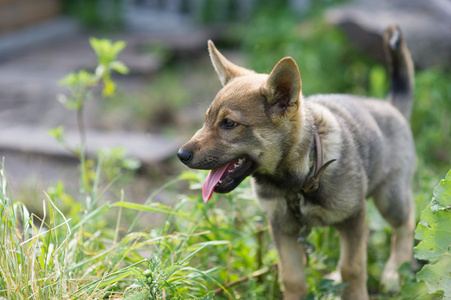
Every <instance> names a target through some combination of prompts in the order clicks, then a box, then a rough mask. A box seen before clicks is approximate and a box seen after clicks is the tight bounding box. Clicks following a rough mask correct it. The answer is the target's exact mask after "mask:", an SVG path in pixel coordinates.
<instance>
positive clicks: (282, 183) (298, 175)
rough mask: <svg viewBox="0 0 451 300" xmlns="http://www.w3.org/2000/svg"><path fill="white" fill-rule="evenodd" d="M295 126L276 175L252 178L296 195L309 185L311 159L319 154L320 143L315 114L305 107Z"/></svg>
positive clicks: (298, 115)
mask: <svg viewBox="0 0 451 300" xmlns="http://www.w3.org/2000/svg"><path fill="white" fill-rule="evenodd" d="M301 112H302V113H301ZM291 123H292V124H291V125H290V126H291V132H290V135H291V136H290V137H291V139H290V138H288V139H287V143H286V144H284V145H282V146H281V149H283V152H284V153H283V155H281V159H280V161H279V163H278V165H277V167H276V168H275V169H274V170H273V172H259V171H258V170H257V171H256V172H255V173H254V174H253V175H252V176H253V177H254V178H255V180H256V182H257V183H258V184H263V185H266V184H268V185H271V186H273V187H275V188H277V189H280V190H292V191H294V190H300V189H301V188H302V187H303V186H304V185H305V184H306V183H307V180H308V178H309V175H310V172H311V167H312V166H311V164H310V162H311V160H310V157H311V156H312V157H314V156H315V155H314V153H315V151H316V152H317V151H318V150H317V149H318V148H317V146H315V135H317V136H318V139H319V134H318V128H317V125H316V124H315V121H314V119H313V117H312V114H310V113H309V111H308V109H305V108H304V107H302V109H300V112H299V113H298V114H297V115H296V116H294V118H293V120H291ZM293 140H294V141H295V142H293ZM319 140H320V139H319ZM317 143H318V142H317ZM320 147H321V146H320ZM318 168H320V166H319V167H317V169H318Z"/></svg>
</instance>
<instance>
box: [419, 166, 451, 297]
mask: <svg viewBox="0 0 451 300" xmlns="http://www.w3.org/2000/svg"><path fill="white" fill-rule="evenodd" d="M415 238H416V239H418V240H420V243H419V244H418V245H417V246H416V247H415V257H416V258H417V259H420V260H424V261H427V262H428V264H426V265H425V266H423V268H422V269H421V270H420V271H419V272H418V273H417V275H416V278H417V280H418V281H423V282H424V283H425V284H426V286H427V287H428V291H429V293H431V294H432V293H439V294H442V295H443V296H444V297H445V298H451V170H450V171H449V172H448V174H447V175H446V177H445V179H443V180H442V181H441V182H440V184H439V185H438V186H437V187H436V188H435V189H434V197H433V198H432V201H431V203H430V204H429V205H428V206H427V207H426V208H425V209H424V211H423V212H422V214H421V219H420V223H419V224H418V227H417V229H416V231H415Z"/></svg>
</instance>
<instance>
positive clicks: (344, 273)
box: [335, 200, 369, 300]
mask: <svg viewBox="0 0 451 300" xmlns="http://www.w3.org/2000/svg"><path fill="white" fill-rule="evenodd" d="M362 203H363V204H362V207H361V208H360V209H359V211H357V212H356V214H355V215H354V216H352V217H350V218H349V219H347V220H346V221H344V222H343V223H340V224H338V225H336V226H335V227H336V228H337V229H338V232H339V234H340V261H339V263H338V269H339V270H340V273H341V278H342V281H343V282H344V283H348V284H349V285H348V286H347V287H346V290H345V292H344V293H343V296H342V298H343V299H346V300H367V299H369V296H368V290H367V287H366V280H367V274H366V243H367V239H366V238H367V230H366V223H365V214H366V209H365V208H366V202H365V201H364V200H362Z"/></svg>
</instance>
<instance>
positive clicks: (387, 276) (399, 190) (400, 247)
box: [374, 183, 415, 292]
mask: <svg viewBox="0 0 451 300" xmlns="http://www.w3.org/2000/svg"><path fill="white" fill-rule="evenodd" d="M374 200H375V204H376V206H377V207H378V209H379V211H380V212H381V214H382V216H383V217H384V218H385V219H386V220H387V221H388V223H389V224H390V225H391V227H392V237H391V249H390V257H389V259H388V261H387V263H386V265H385V268H384V271H383V273H382V278H381V284H382V286H383V288H384V289H385V290H386V291H388V292H396V291H399V289H400V278H399V274H398V268H399V267H400V266H401V265H402V264H403V263H405V262H411V260H412V249H413V236H414V231H415V212H414V203H413V195H412V190H411V188H410V185H407V186H403V185H398V184H393V183H392V184H390V187H388V188H384V189H381V190H380V191H379V192H378V193H376V195H375V196H374Z"/></svg>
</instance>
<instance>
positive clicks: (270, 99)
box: [178, 27, 415, 300]
mask: <svg viewBox="0 0 451 300" xmlns="http://www.w3.org/2000/svg"><path fill="white" fill-rule="evenodd" d="M389 30H392V31H399V29H398V28H397V27H393V28H390V29H389ZM397 34H398V35H397ZM393 36H394V37H393ZM387 37H392V40H394V39H395V38H398V37H401V36H400V31H399V32H395V33H392V34H388V35H387ZM392 42H393V45H394V46H393V47H394V48H393V49H392V50H391V51H392V52H393V53H394V54H396V55H397V58H396V60H397V61H398V64H397V65H394V66H393V68H394V70H395V71H396V72H397V71H399V70H398V69H396V68H398V67H399V66H401V67H402V65H409V64H410V62H408V63H405V62H403V64H399V62H400V61H402V59H410V56H408V55H404V54H403V52H404V53H407V54H408V50H407V47H406V46H405V43H404V41H403V40H401V42H400V43H398V44H396V43H395V42H399V41H396V40H394V41H392ZM399 45H400V46H399ZM208 46H209V51H210V57H211V59H212V63H213V66H214V68H215V70H216V72H217V73H218V75H219V78H220V80H221V82H222V84H223V88H222V89H221V90H220V91H219V92H218V94H217V96H216V98H215V99H214V101H213V102H212V104H211V106H210V107H209V109H208V110H207V119H206V121H205V123H204V125H203V127H202V128H201V129H200V130H199V131H198V132H197V133H196V134H195V135H194V136H193V137H192V139H191V140H190V141H189V142H187V143H186V144H185V145H184V146H183V147H182V148H181V149H180V150H179V153H178V155H179V158H180V159H181V160H182V161H183V162H184V163H185V164H186V165H187V166H189V167H191V168H196V169H218V168H220V167H222V166H224V165H226V164H229V163H231V162H232V163H233V162H234V161H235V160H237V159H243V160H244V161H245V162H246V163H245V164H244V165H245V167H243V168H242V169H240V172H241V173H238V175H223V176H225V177H224V180H225V181H226V182H227V183H221V182H220V183H218V185H217V186H216V187H215V191H216V192H228V191H230V190H232V189H234V188H235V187H236V186H237V185H238V184H239V183H240V182H241V180H243V179H244V178H245V177H246V176H249V175H251V176H252V187H253V190H254V193H255V195H256V197H257V199H258V202H259V204H260V207H261V209H262V210H263V212H264V213H265V214H266V215H267V218H268V221H269V223H270V227H271V234H272V236H273V239H274V243H275V245H276V247H277V250H278V253H279V267H280V274H281V281H282V283H283V286H284V289H285V292H284V299H293V300H294V299H301V298H302V297H304V296H305V295H306V294H307V290H306V284H305V278H304V277H305V275H304V265H305V253H304V250H303V249H304V248H303V246H302V244H301V243H299V242H297V237H298V235H299V231H300V230H301V229H302V228H303V227H311V226H335V227H336V228H337V230H338V232H339V235H340V245H341V253H340V261H339V264H338V270H339V272H340V276H341V278H342V279H343V281H345V282H347V283H349V285H348V287H347V290H346V291H345V293H344V294H343V298H344V299H355V300H362V299H363V300H364V299H369V297H368V292H367V288H366V277H367V274H366V235H367V229H366V222H365V212H366V202H365V199H366V198H367V197H370V196H373V197H374V199H375V203H376V205H377V207H378V208H379V210H380V211H381V213H382V215H383V216H384V217H385V218H386V219H387V221H388V222H389V223H390V224H391V225H392V227H393V238H392V248H391V255H390V259H389V261H388V263H387V266H386V267H385V270H384V273H383V276H382V282H383V283H384V285H385V286H386V288H388V289H391V290H393V289H397V288H399V277H398V275H397V269H398V267H399V266H400V265H401V264H402V263H403V262H405V261H409V260H410V258H411V251H412V241H413V228H414V224H413V211H414V210H413V202H412V193H411V188H410V182H411V178H412V175H413V172H414V162H415V152H414V147H413V140H412V135H411V132H410V129H409V125H408V122H407V121H406V119H405V116H403V114H402V113H400V111H398V109H397V107H395V106H394V104H396V103H394V104H392V103H390V102H387V101H381V100H372V99H364V98H359V97H354V96H349V95H318V96H313V97H309V98H306V99H305V98H304V97H303V95H302V92H301V78H300V74H299V70H298V67H297V65H296V63H295V61H294V60H293V59H292V58H289V57H286V58H283V59H282V60H280V61H279V63H278V64H276V66H275V67H274V69H273V70H272V71H271V73H270V74H269V75H265V74H256V73H254V72H253V71H250V70H247V69H244V68H242V67H238V66H236V65H234V64H233V63H231V62H229V61H228V60H227V59H226V58H225V57H224V56H223V55H222V54H220V53H219V51H218V50H217V49H216V48H215V47H214V45H213V43H212V42H211V41H209V43H208ZM396 47H398V48H396ZM402 71H403V70H402ZM396 72H395V73H396ZM411 72H412V70H410V71H409V70H407V71H406V72H404V73H401V74H408V75H409V76H412V73H411ZM397 74H400V73H399V72H398V73H397ZM398 79H399V80H404V79H405V77H402V76H401V77H400V78H398ZM395 88H398V87H395ZM394 90H395V93H394V94H393V95H392V96H391V97H395V98H396V99H398V100H397V101H398V102H400V101H408V100H409V99H408V97H404V98H403V97H399V95H398V94H399V93H400V92H403V91H402V89H401V88H398V89H394ZM397 93H398V94H397ZM396 105H398V104H396ZM409 105H410V104H409V103H402V105H401V106H403V107H404V111H406V112H407V113H406V116H408V111H409ZM229 125H230V126H229ZM315 131H316V132H317V133H318V135H319V137H320V140H321V147H322V151H323V160H324V161H329V160H332V159H335V160H336V161H335V162H333V163H332V164H331V165H330V166H329V167H327V169H326V171H325V172H324V174H323V175H322V177H321V179H320V187H319V189H318V190H317V191H316V192H314V193H312V194H306V193H301V192H300V190H301V187H302V186H303V185H304V184H305V183H306V182H307V180H308V178H309V176H311V174H310V172H311V170H310V163H311V161H310V159H309V154H310V152H311V151H313V150H312V149H313V148H312V147H313V145H314V142H313V141H314V135H313V133H314V132H315ZM319 167H320V166H319ZM234 176H235V177H234ZM292 201H296V202H298V206H297V207H298V209H299V211H293V208H292V206H290V205H289V203H293V202H292ZM393 280H394V281H395V283H394V284H393Z"/></svg>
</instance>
